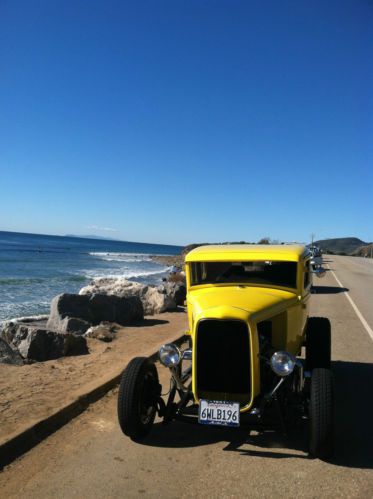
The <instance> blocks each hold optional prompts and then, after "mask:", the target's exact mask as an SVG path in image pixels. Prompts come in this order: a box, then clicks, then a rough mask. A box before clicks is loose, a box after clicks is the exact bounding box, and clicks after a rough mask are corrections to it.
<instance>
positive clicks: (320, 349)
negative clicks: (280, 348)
mask: <svg viewBox="0 0 373 499" xmlns="http://www.w3.org/2000/svg"><path fill="white" fill-rule="evenodd" d="M330 363H331V327H330V321H329V319H326V318H325V317H310V318H309V319H308V323H307V331H306V364H307V369H308V370H309V371H312V369H315V368H317V367H322V368H324V369H330Z"/></svg>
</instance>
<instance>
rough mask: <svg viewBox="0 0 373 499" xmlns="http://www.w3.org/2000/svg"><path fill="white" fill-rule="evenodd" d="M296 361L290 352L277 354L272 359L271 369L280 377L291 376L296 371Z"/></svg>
mask: <svg viewBox="0 0 373 499" xmlns="http://www.w3.org/2000/svg"><path fill="white" fill-rule="evenodd" d="M295 362H296V359H295V357H294V355H292V354H291V353H289V352H275V353H274V354H273V355H272V357H271V368H272V371H273V372H275V373H276V374H277V375H278V376H289V374H291V373H292V372H293V370H294V367H295Z"/></svg>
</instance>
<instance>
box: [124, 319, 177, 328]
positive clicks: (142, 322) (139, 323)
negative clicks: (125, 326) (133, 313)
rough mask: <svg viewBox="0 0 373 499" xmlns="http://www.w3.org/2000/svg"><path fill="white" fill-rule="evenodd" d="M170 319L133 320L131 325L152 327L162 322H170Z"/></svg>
mask: <svg viewBox="0 0 373 499" xmlns="http://www.w3.org/2000/svg"><path fill="white" fill-rule="evenodd" d="M169 322H170V321H167V320H164V319H147V318H145V319H141V320H140V321H134V322H131V324H130V325H131V327H132V326H133V327H150V326H159V325H161V324H169Z"/></svg>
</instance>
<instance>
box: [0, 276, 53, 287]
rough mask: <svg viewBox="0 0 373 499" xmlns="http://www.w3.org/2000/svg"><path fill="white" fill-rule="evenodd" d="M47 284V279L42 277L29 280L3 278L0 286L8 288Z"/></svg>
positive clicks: (0, 280)
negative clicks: (8, 286)
mask: <svg viewBox="0 0 373 499" xmlns="http://www.w3.org/2000/svg"><path fill="white" fill-rule="evenodd" d="M43 282H45V279H42V278H40V277H29V278H12V277H9V278H5V279H4V278H1V279H0V286H6V285H11V286H14V285H16V286H17V285H19V284H41V283H43Z"/></svg>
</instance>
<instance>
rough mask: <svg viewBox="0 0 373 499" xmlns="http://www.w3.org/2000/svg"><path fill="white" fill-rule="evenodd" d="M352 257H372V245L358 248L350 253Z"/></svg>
mask: <svg viewBox="0 0 373 499" xmlns="http://www.w3.org/2000/svg"><path fill="white" fill-rule="evenodd" d="M352 255H354V256H364V257H367V256H368V257H370V258H371V257H372V255H373V244H372V243H371V244H367V245H366V246H359V247H358V248H357V249H356V250H355V251H353V252H352Z"/></svg>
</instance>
